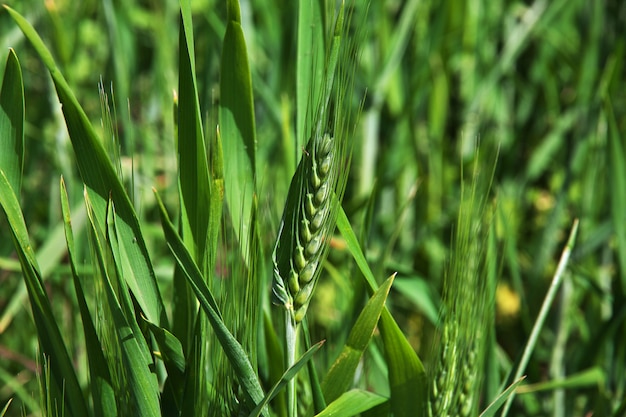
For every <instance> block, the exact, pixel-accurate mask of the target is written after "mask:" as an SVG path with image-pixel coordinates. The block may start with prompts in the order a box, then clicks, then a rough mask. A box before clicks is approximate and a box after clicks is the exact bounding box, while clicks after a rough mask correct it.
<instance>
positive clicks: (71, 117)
mask: <svg viewBox="0 0 626 417" xmlns="http://www.w3.org/2000/svg"><path fill="white" fill-rule="evenodd" d="M4 7H5V8H6V10H7V11H8V12H9V14H10V15H11V17H12V18H13V20H14V21H15V22H16V23H17V25H18V26H19V27H20V29H21V30H22V32H23V33H24V35H25V36H26V38H27V39H28V40H29V41H30V43H31V44H32V45H33V47H34V49H35V50H36V51H37V54H38V55H39V57H40V59H41V60H42V61H43V63H44V65H45V66H46V67H47V68H48V70H49V71H50V75H51V76H52V80H53V82H54V85H55V88H56V91H57V95H58V97H59V100H60V102H61V104H62V110H63V114H64V116H65V121H66V124H67V129H68V132H69V136H70V140H71V141H72V146H73V148H74V153H75V154H76V162H77V165H78V169H79V172H80V175H81V178H82V180H83V182H84V183H85V185H86V186H87V190H88V192H89V195H90V198H91V201H92V203H93V205H94V213H95V215H96V216H97V217H98V222H97V223H98V224H101V225H104V224H105V221H104V216H105V213H106V206H107V201H108V199H109V196H110V197H111V198H112V200H113V201H114V203H115V205H116V209H117V213H118V216H119V218H120V232H121V233H122V236H123V241H124V242H134V243H133V244H132V245H127V247H126V249H127V250H128V255H129V260H130V266H131V271H130V272H131V273H130V274H127V275H125V276H124V279H126V280H127V282H128V285H129V287H130V288H131V289H132V291H133V294H134V295H135V298H136V299H137V302H138V303H139V305H140V306H141V309H142V310H143V312H144V314H145V315H146V317H147V318H148V320H150V321H151V322H153V323H158V324H159V325H161V326H163V327H167V316H166V315H165V309H164V307H163V301H162V299H161V294H160V292H159V290H158V288H157V283H156V279H155V275H154V270H153V269H152V263H151V261H150V258H149V255H148V250H147V248H146V244H145V241H144V239H143V235H142V234H141V230H140V227H139V221H138V220H137V215H136V214H135V211H134V209H133V206H132V204H131V201H130V199H129V198H128V195H127V194H126V191H125V190H124V187H123V185H122V183H121V182H120V180H119V178H118V177H117V174H116V173H115V169H114V168H113V165H112V163H111V161H110V160H109V158H108V156H107V154H106V152H105V150H104V148H103V146H102V143H101V142H100V140H99V139H98V137H97V135H96V132H95V130H94V128H93V126H92V125H91V123H90V122H89V119H88V118H87V115H86V114H85V112H84V110H83V109H82V107H81V106H80V104H79V103H78V101H77V100H76V97H75V96H74V94H73V92H72V90H71V88H70V86H69V85H68V83H67V81H66V80H65V78H64V77H63V75H62V74H61V72H60V71H59V69H58V68H57V66H56V63H55V62H54V59H53V58H52V55H51V54H50V51H49V50H48V49H47V48H46V46H45V45H44V43H43V41H42V40H41V38H40V37H39V35H38V34H37V32H36V31H35V29H34V28H33V27H32V26H31V25H30V23H28V22H27V21H26V19H24V17H22V16H21V15H20V14H19V13H17V12H16V11H15V10H13V9H11V8H10V7H8V6H4Z"/></svg>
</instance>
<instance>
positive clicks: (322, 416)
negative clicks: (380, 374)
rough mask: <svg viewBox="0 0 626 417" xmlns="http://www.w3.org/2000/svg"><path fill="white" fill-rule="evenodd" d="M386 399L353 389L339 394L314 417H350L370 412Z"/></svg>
mask: <svg viewBox="0 0 626 417" xmlns="http://www.w3.org/2000/svg"><path fill="white" fill-rule="evenodd" d="M387 400H388V399H387V398H386V397H383V396H381V395H378V394H374V393H373V392H369V391H364V390H360V389H353V390H350V391H347V392H344V393H343V394H341V396H340V397H339V398H337V399H336V400H335V401H333V402H332V403H330V404H329V405H328V407H326V409H325V410H324V411H322V412H321V413H319V414H316V416H315V417H351V416H355V415H357V414H359V413H363V412H365V411H367V410H370V409H372V408H374V407H376V406H378V405H380V404H383V403H384V402H385V401H387Z"/></svg>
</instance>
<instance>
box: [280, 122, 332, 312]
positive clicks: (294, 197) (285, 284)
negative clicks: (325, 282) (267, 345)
mask: <svg viewBox="0 0 626 417" xmlns="http://www.w3.org/2000/svg"><path fill="white" fill-rule="evenodd" d="M342 154H343V152H342V149H341V147H340V146H339V144H338V143H337V141H335V140H334V139H333V138H332V137H331V136H330V135H329V134H327V133H326V134H324V135H322V136H317V137H313V138H311V139H310V140H309V143H308V145H307V148H306V149H305V151H304V152H303V155H302V159H301V160H300V163H299V165H298V168H297V170H296V174H295V175H294V177H293V180H292V182H291V186H290V187H289V194H288V200H287V204H286V208H285V213H284V214H283V221H282V225H281V231H280V234H279V237H278V239H277V241H276V247H275V250H274V285H273V295H274V302H275V303H277V304H282V305H284V306H285V307H286V308H287V309H288V310H291V311H292V312H293V317H294V319H295V321H296V323H298V322H300V321H301V320H302V318H303V317H304V315H305V314H306V310H307V308H308V305H309V302H310V300H311V295H312V294H313V289H314V288H315V285H316V283H317V278H318V276H319V272H320V267H321V264H322V262H323V260H324V257H325V255H326V252H327V248H328V239H329V237H330V235H331V234H332V233H333V230H334V217H333V216H334V213H335V209H334V205H335V204H336V202H334V201H333V193H337V191H338V188H337V186H338V185H339V184H338V179H339V176H340V172H339V165H341V163H340V161H341V159H342V158H341V157H340V156H341V155H342ZM340 187H341V186H340Z"/></svg>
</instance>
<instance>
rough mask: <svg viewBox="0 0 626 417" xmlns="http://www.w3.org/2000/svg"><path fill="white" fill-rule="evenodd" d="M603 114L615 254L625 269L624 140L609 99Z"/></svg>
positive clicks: (624, 285)
mask: <svg viewBox="0 0 626 417" xmlns="http://www.w3.org/2000/svg"><path fill="white" fill-rule="evenodd" d="M605 113H606V117H607V119H608V125H609V148H608V149H609V150H610V151H609V161H608V162H609V170H610V171H609V178H610V184H611V193H612V198H611V219H612V221H613V230H614V231H615V237H616V240H617V245H616V253H617V259H618V262H619V266H620V268H621V269H622V270H624V269H626V227H623V225H624V221H625V220H626V153H625V149H624V138H623V137H621V135H620V129H619V128H618V121H617V120H616V117H615V113H614V112H613V108H612V104H611V101H610V99H609V100H607V103H606V104H605ZM620 276H621V280H622V291H626V290H625V289H626V274H620Z"/></svg>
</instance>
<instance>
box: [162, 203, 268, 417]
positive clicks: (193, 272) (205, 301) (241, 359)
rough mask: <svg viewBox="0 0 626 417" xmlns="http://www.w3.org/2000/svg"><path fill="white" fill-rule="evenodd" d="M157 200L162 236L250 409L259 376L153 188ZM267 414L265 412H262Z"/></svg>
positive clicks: (258, 396) (258, 392)
mask: <svg viewBox="0 0 626 417" xmlns="http://www.w3.org/2000/svg"><path fill="white" fill-rule="evenodd" d="M155 196H156V198H157V202H158V204H159V213H160V215H161V224H162V226H163V231H164V232H165V240H166V241H167V245H168V246H169V248H170V250H171V251H172V254H173V255H174V257H175V258H176V262H177V263H178V266H179V267H180V268H181V270H182V271H183V273H184V274H185V277H186V278H187V280H188V282H189V284H190V285H191V287H192V288H193V290H194V293H195V294H196V297H197V298H198V301H199V302H200V306H201V307H202V309H203V310H204V312H205V313H206V314H207V317H208V319H209V322H210V323H211V326H212V327H213V330H214V331H215V335H216V336H217V339H218V341H219V343H220V344H221V346H222V348H223V349H224V353H225V354H226V356H227V357H228V359H229V361H230V363H231V365H232V367H233V370H234V372H235V374H236V375H237V378H238V379H239V383H240V384H241V388H242V390H243V393H244V395H245V397H246V401H247V402H249V404H248V405H249V406H250V409H252V408H254V407H255V406H256V405H257V404H259V403H260V402H261V401H263V390H262V388H261V384H260V382H259V380H258V377H257V375H256V373H255V372H254V369H253V368H252V364H251V363H250V360H249V359H248V355H247V354H246V352H245V351H244V349H243V347H242V346H241V344H240V343H239V342H238V341H237V339H235V337H234V336H233V335H232V333H231V332H230V331H229V330H228V328H227V327H226V325H225V324H224V322H223V320H222V315H221V313H220V311H219V308H218V306H217V303H216V302H215V299H214V297H213V295H212V294H211V290H210V289H209V288H208V287H207V285H206V283H205V281H204V278H203V277H202V274H201V273H200V270H199V269H198V266H197V265H196V264H195V263H194V261H193V259H192V257H191V255H190V254H189V252H188V251H187V248H186V247H185V246H184V244H183V242H182V240H181V239H180V237H179V236H178V235H177V234H176V231H175V229H174V226H173V225H172V223H171V222H170V220H169V218H168V215H167V212H166V211H165V207H164V206H163V202H162V201H161V199H160V197H159V195H158V194H157V193H156V192H155ZM263 414H264V415H266V413H265V412H264V413H263Z"/></svg>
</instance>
